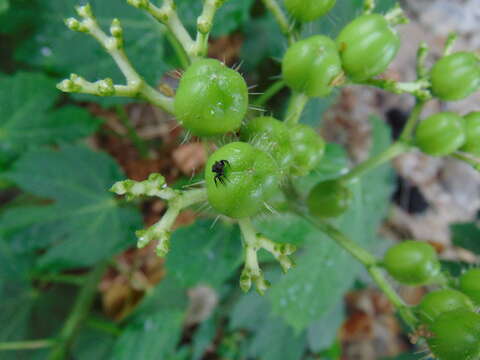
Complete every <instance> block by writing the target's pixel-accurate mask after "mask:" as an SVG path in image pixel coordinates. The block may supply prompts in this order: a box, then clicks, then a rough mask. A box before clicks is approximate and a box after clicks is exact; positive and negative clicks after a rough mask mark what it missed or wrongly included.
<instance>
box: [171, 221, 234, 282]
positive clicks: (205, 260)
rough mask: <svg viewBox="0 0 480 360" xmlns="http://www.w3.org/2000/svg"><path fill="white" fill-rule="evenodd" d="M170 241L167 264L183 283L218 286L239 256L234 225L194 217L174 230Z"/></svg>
mask: <svg viewBox="0 0 480 360" xmlns="http://www.w3.org/2000/svg"><path fill="white" fill-rule="evenodd" d="M171 243H172V246H171V251H170V253H169V254H168V257H167V268H168V271H169V274H170V275H172V276H174V277H175V278H176V279H177V281H178V282H179V283H180V284H181V286H184V287H192V286H195V285H197V284H200V283H202V284H209V285H212V286H213V287H219V286H220V285H221V284H222V283H223V282H224V281H225V279H227V278H228V277H229V276H230V275H231V274H232V272H233V271H235V269H236V268H237V266H238V265H240V263H241V260H242V246H241V239H240V232H239V229H238V226H237V225H232V224H225V223H223V222H217V223H216V224H214V223H213V222H212V221H197V222H196V223H195V224H193V225H191V226H188V227H185V228H181V229H178V230H177V231H175V232H174V233H173V235H172V241H171Z"/></svg>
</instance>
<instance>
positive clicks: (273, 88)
mask: <svg viewBox="0 0 480 360" xmlns="http://www.w3.org/2000/svg"><path fill="white" fill-rule="evenodd" d="M284 87H285V81H283V80H278V81H276V82H274V83H273V84H272V85H270V86H269V88H268V89H267V90H265V92H264V93H263V94H262V95H261V96H260V97H259V98H258V99H257V100H255V101H254V102H253V105H255V106H262V105H264V104H265V103H266V102H267V101H269V100H270V99H271V98H272V97H274V96H275V95H276V94H278V92H280V91H281V90H282V89H283V88H284Z"/></svg>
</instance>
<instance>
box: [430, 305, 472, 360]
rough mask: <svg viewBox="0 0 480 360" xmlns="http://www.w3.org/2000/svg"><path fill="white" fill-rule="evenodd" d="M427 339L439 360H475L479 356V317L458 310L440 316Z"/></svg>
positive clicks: (469, 312) (470, 312)
mask: <svg viewBox="0 0 480 360" xmlns="http://www.w3.org/2000/svg"><path fill="white" fill-rule="evenodd" d="M429 331H430V332H431V333H432V336H431V337H430V338H429V339H427V342H428V345H429V347H430V350H431V351H432V353H433V354H434V355H435V356H436V357H437V359H439V360H476V359H478V357H479V356H480V315H479V314H477V313H474V312H472V311H468V310H464V309H459V310H454V311H449V312H446V313H444V314H442V315H440V316H439V317H438V318H437V319H436V320H435V321H434V322H433V324H432V325H431V326H430V328H429Z"/></svg>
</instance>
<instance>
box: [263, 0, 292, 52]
mask: <svg viewBox="0 0 480 360" xmlns="http://www.w3.org/2000/svg"><path fill="white" fill-rule="evenodd" d="M263 4H264V5H265V7H266V8H267V9H268V10H269V11H270V12H271V13H272V14H273V16H274V17H275V20H276V21H277V23H278V26H280V30H281V32H282V33H283V35H285V36H286V37H287V38H288V43H289V44H290V45H291V44H293V43H294V42H295V36H294V35H293V32H292V26H291V25H290V23H289V22H288V17H287V16H286V15H285V13H284V12H283V10H282V8H281V7H280V5H279V4H278V3H277V1H276V0H263Z"/></svg>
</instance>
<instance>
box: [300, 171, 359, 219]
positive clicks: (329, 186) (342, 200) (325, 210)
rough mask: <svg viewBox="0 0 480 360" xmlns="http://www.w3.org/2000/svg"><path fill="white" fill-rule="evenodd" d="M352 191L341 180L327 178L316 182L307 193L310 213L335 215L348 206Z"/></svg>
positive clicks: (316, 215)
mask: <svg viewBox="0 0 480 360" xmlns="http://www.w3.org/2000/svg"><path fill="white" fill-rule="evenodd" d="M351 201H352V192H351V191H350V189H349V188H348V187H346V186H345V185H344V184H343V183H342V182H340V181H336V180H327V181H322V182H320V183H318V184H317V185H316V186H315V187H314V188H313V189H312V191H310V194H309V195H308V199H307V204H308V209H309V211H310V214H312V215H313V216H315V217H319V218H329V217H337V216H340V215H342V214H343V213H344V212H345V211H346V210H347V209H348V207H349V206H350V203H351Z"/></svg>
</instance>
